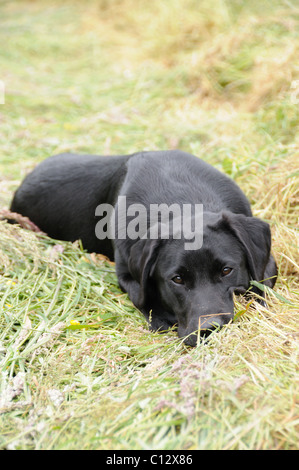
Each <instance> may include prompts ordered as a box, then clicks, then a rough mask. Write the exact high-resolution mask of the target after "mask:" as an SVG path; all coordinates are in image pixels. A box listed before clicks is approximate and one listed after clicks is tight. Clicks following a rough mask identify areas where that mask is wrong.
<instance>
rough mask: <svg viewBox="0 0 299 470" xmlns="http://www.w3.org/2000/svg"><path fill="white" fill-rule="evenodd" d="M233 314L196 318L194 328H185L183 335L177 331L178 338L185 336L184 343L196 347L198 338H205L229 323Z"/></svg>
mask: <svg viewBox="0 0 299 470" xmlns="http://www.w3.org/2000/svg"><path fill="white" fill-rule="evenodd" d="M233 316H234V314H233V313H231V312H228V313H213V314H209V315H203V316H200V317H199V318H198V325H197V327H195V326H194V325H193V327H190V325H189V327H188V328H186V331H185V333H184V334H182V332H181V333H180V331H179V336H185V339H184V343H185V344H187V345H188V346H193V347H194V346H196V344H197V340H198V337H199V336H200V337H207V336H209V334H210V333H212V332H213V331H215V330H218V329H219V328H221V327H222V326H224V325H226V324H227V323H229V322H230V321H231V320H232V318H233Z"/></svg>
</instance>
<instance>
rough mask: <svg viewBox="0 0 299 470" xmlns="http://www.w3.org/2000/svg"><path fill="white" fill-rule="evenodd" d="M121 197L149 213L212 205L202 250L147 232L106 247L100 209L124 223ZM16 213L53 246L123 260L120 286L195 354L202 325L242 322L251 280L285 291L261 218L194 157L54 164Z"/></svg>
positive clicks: (38, 172)
mask: <svg viewBox="0 0 299 470" xmlns="http://www.w3.org/2000/svg"><path fill="white" fill-rule="evenodd" d="M119 196H125V197H126V204H127V206H130V205H132V204H140V205H142V207H145V208H146V209H148V214H149V213H150V206H151V205H153V204H158V205H160V204H166V205H168V206H171V205H172V204H178V205H179V206H180V208H183V205H184V204H191V205H195V204H202V205H203V210H204V213H203V245H202V247H201V248H200V249H198V250H195V251H194V250H191V251H188V250H186V249H185V248H184V242H185V241H186V240H184V239H183V238H180V239H176V238H175V237H174V236H172V237H170V238H169V239H161V238H159V239H151V238H150V237H146V233H144V234H143V236H139V237H138V238H136V239H132V238H130V237H125V238H122V237H119V238H116V239H115V240H110V239H107V238H106V239H103V240H100V239H99V238H97V236H96V232H95V226H96V223H97V221H98V218H97V217H96V215H95V214H96V208H97V207H98V206H99V205H100V204H110V205H111V206H113V207H115V211H116V218H117V214H118V211H119V202H118V201H119ZM11 210H12V211H13V212H18V213H20V214H22V215H25V216H27V217H29V219H30V220H32V222H34V223H35V224H36V225H37V226H38V227H39V228H40V229H41V230H43V231H44V232H46V233H47V234H48V235H49V236H51V237H53V238H56V239H62V240H70V241H74V240H77V239H81V240H82V243H83V247H84V248H85V249H87V250H88V251H95V252H97V253H102V254H105V255H107V256H108V257H109V258H110V259H115V263H116V272H117V276H118V280H119V284H120V287H121V288H122V289H123V290H124V291H125V292H128V294H129V297H130V298H131V300H132V302H133V303H134V304H135V305H136V307H137V308H139V309H140V310H141V311H142V312H143V314H144V315H145V317H146V318H147V319H151V327H152V328H153V329H162V330H165V329H167V328H169V327H170V326H173V325H174V324H178V333H179V336H189V338H188V339H187V340H186V342H187V343H188V344H191V345H195V344H196V335H194V334H192V333H193V332H194V331H197V330H198V328H199V326H200V327H201V328H202V329H203V330H207V329H211V328H213V326H215V324H218V325H219V326H222V325H223V324H225V323H227V322H228V321H229V320H230V319H232V317H233V308H234V307H233V293H234V292H243V293H244V292H245V291H246V290H247V289H248V287H249V285H250V280H251V279H254V280H256V281H259V282H261V281H264V280H266V281H265V284H267V285H269V286H271V287H273V286H274V284H275V279H276V274H277V269H276V264H275V261H274V259H273V257H272V256H271V255H270V247H271V235H270V229H269V226H268V224H266V223H265V222H263V221H261V220H259V219H257V218H255V217H252V212H251V209H250V205H249V202H248V200H247V199H246V197H245V195H244V194H243V192H242V191H241V190H240V188H239V187H238V186H237V185H236V184H235V183H234V182H233V181H232V180H231V179H230V178H228V177H227V176H225V175H224V174H222V173H221V172H219V171H218V170H216V169H215V168H213V167H212V166H210V165H209V164H207V163H205V162H203V161H202V160H200V159H199V158H197V157H194V156H193V155H190V154H187V153H184V152H180V151H166V152H144V153H138V154H134V155H129V156H113V157H100V156H94V155H76V154H61V155H56V156H54V157H50V158H48V159H47V160H45V161H44V162H42V163H41V164H40V165H38V166H37V167H36V169H35V170H34V171H33V172H32V173H31V174H29V175H28V176H27V178H25V180H24V182H23V183H22V185H21V186H20V188H19V189H18V190H17V192H16V194H15V197H14V199H13V202H12V205H11ZM130 220H132V214H131V218H129V219H128V221H130ZM149 225H150V220H149V219H148V220H147V229H149V228H150V226H149ZM259 293H260V294H261V292H259Z"/></svg>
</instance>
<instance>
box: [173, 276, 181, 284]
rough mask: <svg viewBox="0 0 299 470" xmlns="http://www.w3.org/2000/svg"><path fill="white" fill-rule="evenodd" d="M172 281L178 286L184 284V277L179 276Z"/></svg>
mask: <svg viewBox="0 0 299 470" xmlns="http://www.w3.org/2000/svg"><path fill="white" fill-rule="evenodd" d="M172 281H173V282H175V283H176V284H184V281H183V278H182V276H179V275H177V276H174V277H173V278H172Z"/></svg>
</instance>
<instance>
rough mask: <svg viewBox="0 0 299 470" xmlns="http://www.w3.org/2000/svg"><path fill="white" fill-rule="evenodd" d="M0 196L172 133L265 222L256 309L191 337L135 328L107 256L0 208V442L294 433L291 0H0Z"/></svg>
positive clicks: (166, 440) (239, 444) (233, 441)
mask: <svg viewBox="0 0 299 470" xmlns="http://www.w3.org/2000/svg"><path fill="white" fill-rule="evenodd" d="M0 9H1V22H2V25H1V32H0V35H1V39H2V44H5V47H4V48H2V51H1V57H0V61H1V68H0V70H1V76H0V78H1V80H3V81H4V82H5V85H6V94H5V104H4V105H0V139H1V157H0V175H1V176H0V205H1V206H2V208H4V209H5V208H7V207H8V205H9V201H10V199H11V196H12V193H13V191H14V190H15V189H16V187H17V186H18V184H19V182H20V180H21V179H22V178H23V177H24V175H25V174H26V173H27V172H28V171H30V169H31V168H33V167H34V166H35V165H36V163H37V162H39V161H41V160H43V159H44V158H46V157H47V156H49V155H51V154H54V153H59V152H63V151H68V150H72V151H78V152H90V153H98V154H103V153H104V154H110V153H130V152H134V151H138V150H144V149H165V148H180V149H182V150H185V151H189V152H191V153H194V154H196V155H198V156H199V157H202V158H204V159H205V160H206V161H209V162H211V163H212V164H214V165H215V166H216V167H218V168H219V169H220V170H221V171H224V172H225V173H227V174H228V175H230V176H231V177H233V178H234V179H235V180H236V181H237V182H238V183H239V184H240V185H241V186H242V188H243V189H244V191H245V193H246V194H247V196H248V198H249V199H250V201H251V203H252V206H253V211H254V214H255V215H256V216H258V217H261V218H263V219H264V220H267V221H268V222H269V223H270V224H271V229H272V234H273V253H274V256H275V258H276V260H277V263H278V266H279V279H278V282H277V285H276V287H275V292H272V291H271V290H270V291H269V292H268V293H267V298H268V305H269V309H268V310H265V309H264V308H263V307H261V306H259V305H258V304H250V302H248V301H246V300H245V299H244V298H240V297H239V298H237V299H236V316H235V321H234V322H233V323H232V324H231V325H228V326H227V327H225V328H223V329H222V330H221V331H219V332H217V333H215V334H213V335H211V337H210V339H209V341H206V342H202V343H201V344H200V345H199V346H198V347H197V348H194V349H190V348H187V347H186V346H184V345H183V344H182V342H181V340H179V339H178V338H177V336H176V334H175V332H170V333H168V334H165V335H158V334H154V333H150V332H149V331H148V329H147V325H146V322H145V320H144V318H143V316H142V315H141V314H140V313H139V312H138V311H137V310H136V309H135V308H134V307H133V305H132V303H131V302H130V300H129V299H128V297H127V296H126V295H125V294H123V293H122V292H121V291H120V289H119V288H118V284H117V279H116V276H115V270H114V265H113V264H112V263H110V262H109V261H107V260H106V259H104V258H103V257H102V256H100V255H95V254H87V253H85V252H84V250H82V248H81V246H80V243H75V244H70V243H66V242H61V241H58V240H50V239H48V238H47V237H46V236H44V235H41V234H36V233H34V232H31V231H28V230H24V229H22V228H20V227H18V226H8V225H7V224H6V223H5V222H3V221H2V222H0V324H1V328H0V365H1V382H0V447H1V448H3V449H7V448H8V449H79V448H82V449H131V450H132V449H176V450H177V449H188V450H191V449H234V450H235V449H285V450H286V449H297V448H298V439H299V407H298V401H299V394H298V327H297V324H298V307H299V302H298V294H299V283H298V272H299V269H298V265H299V259H298V157H299V154H298V147H299V145H298V144H299V141H298V124H299V111H298V109H299V103H297V97H298V93H297V91H298V90H297V89H296V86H297V85H296V83H297V82H296V80H299V74H298V66H297V57H298V53H299V35H298V21H299V10H298V6H297V4H296V2H294V1H293V2H292V1H283V0H275V1H271V2H270V1H265V2H258V1H257V0H254V1H251V2H243V1H240V0H233V1H230V2H228V1H225V0H213V1H209V2H208V1H205V0H202V1H201V2H197V1H195V0H186V1H185V2H179V1H177V0H167V1H165V2H161V1H158V0H153V1H152V2H145V1H144V0H138V1H136V0H135V1H134V2H133V0H123V1H120V0H110V1H109V2H108V1H104V0H101V1H97V2H96V1H95V0H88V1H86V2H84V5H83V4H82V2H79V1H72V2H70V1H65V2H59V1H58V0H56V1H51V2H48V1H46V0H43V1H40V2H36V1H30V0H24V1H23V2H17V1H14V0H13V1H9V2H8V1H1V2H0Z"/></svg>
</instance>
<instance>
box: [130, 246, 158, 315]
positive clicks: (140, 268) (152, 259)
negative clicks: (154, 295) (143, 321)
mask: <svg viewBox="0 0 299 470" xmlns="http://www.w3.org/2000/svg"><path fill="white" fill-rule="evenodd" d="M162 242H163V241H162V240H160V239H157V240H151V239H145V240H144V239H141V240H139V241H137V242H136V243H135V244H134V245H133V246H132V248H131V251H130V257H129V261H128V266H129V271H130V274H131V276H132V277H133V279H135V280H136V281H137V282H138V283H139V284H140V292H139V299H138V303H139V307H140V308H141V307H143V306H144V305H145V302H146V294H147V292H148V282H149V280H150V277H151V276H152V273H153V271H154V268H155V265H156V261H157V257H158V252H159V248H160V246H161V243H162Z"/></svg>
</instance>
